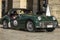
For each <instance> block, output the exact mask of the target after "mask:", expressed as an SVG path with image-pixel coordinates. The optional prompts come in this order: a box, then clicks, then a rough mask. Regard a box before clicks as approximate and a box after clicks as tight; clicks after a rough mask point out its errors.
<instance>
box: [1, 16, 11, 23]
mask: <svg viewBox="0 0 60 40" xmlns="http://www.w3.org/2000/svg"><path fill="white" fill-rule="evenodd" d="M4 20H6V21H7V22H9V21H10V18H9V16H7V15H5V16H4V17H3V18H2V22H3V21H4Z"/></svg>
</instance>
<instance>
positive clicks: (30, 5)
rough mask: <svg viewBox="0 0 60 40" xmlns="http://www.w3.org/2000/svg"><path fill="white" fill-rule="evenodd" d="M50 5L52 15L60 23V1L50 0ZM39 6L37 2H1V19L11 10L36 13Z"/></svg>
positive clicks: (12, 0)
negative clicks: (27, 10)
mask: <svg viewBox="0 0 60 40" xmlns="http://www.w3.org/2000/svg"><path fill="white" fill-rule="evenodd" d="M40 3H42V0H40ZM48 4H49V5H50V10H51V15H53V16H55V17H56V18H57V20H58V22H59V23H60V0H48ZM37 5H38V1H37V0H0V18H2V16H4V13H5V12H7V11H8V10H9V9H11V8H24V9H30V10H32V11H33V12H34V13H36V12H37V9H38V6H37ZM3 11H4V12H3Z"/></svg>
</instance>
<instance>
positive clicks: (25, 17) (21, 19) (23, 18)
mask: <svg viewBox="0 0 60 40" xmlns="http://www.w3.org/2000/svg"><path fill="white" fill-rule="evenodd" d="M38 17H39V16H38V15H34V14H32V15H30V14H19V15H17V18H16V20H17V21H18V26H16V27H15V28H16V29H20V28H21V29H24V28H25V25H26V22H27V21H29V20H32V21H33V23H34V26H35V27H36V26H39V23H40V22H45V21H47V22H48V21H52V22H57V20H53V16H44V15H40V17H41V20H38ZM3 20H6V21H7V22H9V21H10V22H11V24H13V23H12V22H13V21H12V20H11V19H10V17H9V16H8V15H5V16H4V17H3V18H2V21H3Z"/></svg>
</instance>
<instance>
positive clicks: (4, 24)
mask: <svg viewBox="0 0 60 40" xmlns="http://www.w3.org/2000/svg"><path fill="white" fill-rule="evenodd" d="M3 28H4V29H8V23H7V22H6V20H4V21H3Z"/></svg>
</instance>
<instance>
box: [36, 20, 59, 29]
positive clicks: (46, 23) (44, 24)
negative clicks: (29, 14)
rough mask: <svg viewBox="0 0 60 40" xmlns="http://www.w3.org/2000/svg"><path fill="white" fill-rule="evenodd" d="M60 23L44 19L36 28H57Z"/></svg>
mask: <svg viewBox="0 0 60 40" xmlns="http://www.w3.org/2000/svg"><path fill="white" fill-rule="evenodd" d="M57 25H58V23H57V22H56V21H44V22H39V26H36V28H56V27H57Z"/></svg>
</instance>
